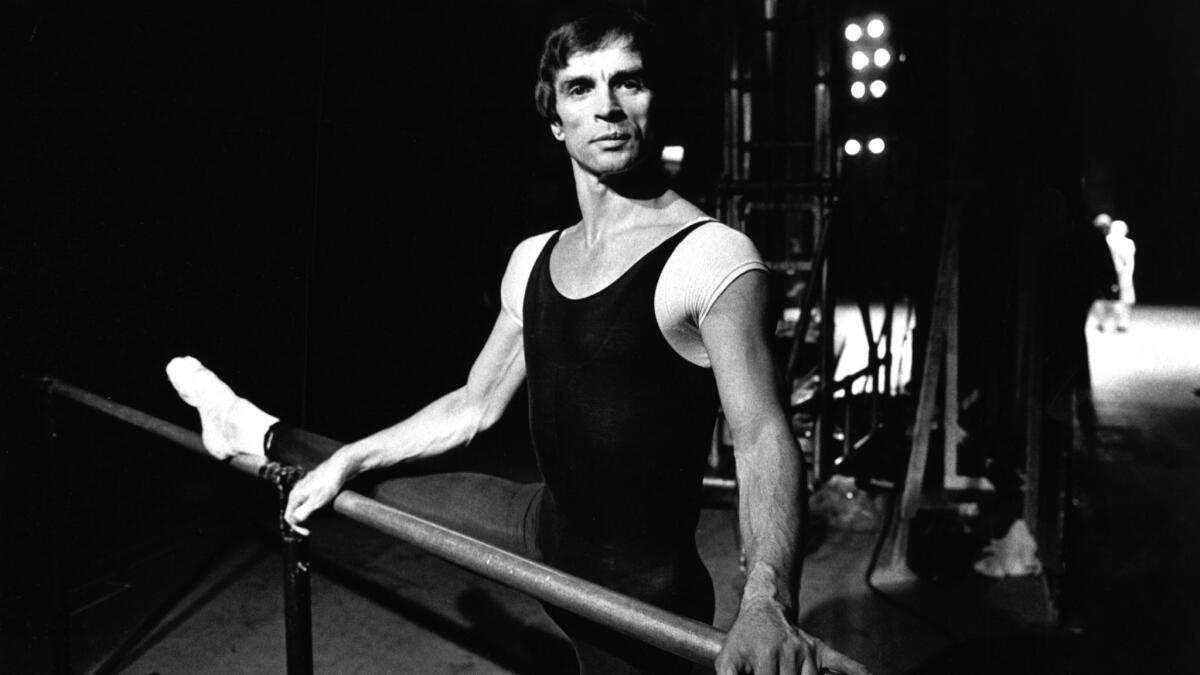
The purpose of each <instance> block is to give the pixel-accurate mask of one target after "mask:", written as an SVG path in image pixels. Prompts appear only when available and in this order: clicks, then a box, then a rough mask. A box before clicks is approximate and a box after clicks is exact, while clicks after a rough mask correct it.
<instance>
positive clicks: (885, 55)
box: [875, 48, 892, 68]
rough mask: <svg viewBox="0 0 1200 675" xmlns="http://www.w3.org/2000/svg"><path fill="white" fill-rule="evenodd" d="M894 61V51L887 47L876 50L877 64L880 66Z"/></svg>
mask: <svg viewBox="0 0 1200 675" xmlns="http://www.w3.org/2000/svg"><path fill="white" fill-rule="evenodd" d="M891 61H892V53H891V52H889V51H888V50H886V49H883V48H880V49H876V50H875V65H877V66H879V67H880V68H882V67H884V66H886V65H887V64H888V63H890V62H891Z"/></svg>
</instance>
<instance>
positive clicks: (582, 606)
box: [44, 378, 725, 665]
mask: <svg viewBox="0 0 1200 675" xmlns="http://www.w3.org/2000/svg"><path fill="white" fill-rule="evenodd" d="M44 382H45V387H46V390H47V391H50V392H53V393H56V394H59V395H61V396H63V397H65V398H68V399H71V400H74V401H76V402H78V403H81V404H83V405H86V406H88V407H91V408H94V409H96V410H99V411H100V412H103V413H105V414H107V415H110V416H112V417H116V418H117V419H120V420H123V421H125V422H127V423H129V424H131V425H133V426H136V427H138V428H141V429H143V430H145V431H148V432H150V433H153V434H156V435H158V436H162V437H163V438H167V439H169V440H172V441H174V442H176V443H178V444H180V445H183V446H184V447H187V448H190V449H192V450H198V451H200V452H204V454H205V455H206V456H209V455H208V453H207V452H206V451H205V450H204V446H203V444H201V442H200V436H199V434H197V433H195V432H193V431H188V430H186V429H183V428H182V427H179V426H177V425H174V424H171V423H170V422H166V421H163V420H160V419H158V418H156V417H152V416H150V415H147V414H145V413H143V412H141V411H138V410H134V409H133V408H129V407H127V406H124V405H121V404H119V403H114V402H112V401H110V400H108V399H105V398H103V397H100V396H97V395H95V394H92V393H90V392H87V391H84V390H82V389H79V388H78V387H74V386H71V385H69V384H65V383H63V382H59V381H58V380H54V379H53V378H45V380H44ZM225 462H226V463H228V464H229V465H230V466H233V467H234V468H236V469H238V470H241V471H245V472H247V473H252V474H255V475H258V476H260V477H264V478H266V476H265V475H264V474H265V473H266V470H267V463H266V461H265V460H264V459H263V458H262V457H258V456H253V455H234V456H233V457H232V458H230V459H228V460H225ZM333 510H334V511H336V512H338V513H340V514H342V515H344V516H346V517H347V518H350V519H351V520H354V521H356V522H359V523H362V524H364V525H369V526H371V527H373V528H375V529H377V530H379V531H381V532H384V533H386V534H389V535H391V536H393V537H395V538H397V539H400V540H402V541H405V542H408V543H410V544H413V545H415V546H418V547H420V548H422V549H425V550H427V551H429V552H431V553H434V554H436V555H438V556H441V557H443V558H445V559H446V560H449V561H450V562H453V563H455V564H457V565H459V566H461V567H464V568H466V569H468V570H471V571H472V572H476V573H478V574H480V575H482V576H485V577H487V578H489V579H492V580H494V581H499V582H501V583H503V584H506V585H508V586H511V587H512V588H515V589H517V590H520V591H523V592H525V593H527V594H529V595H532V596H533V597H535V598H538V599H539V600H544V601H546V602H549V603H551V604H553V605H556V606H558V607H562V608H563V609H566V610H568V611H571V612H574V613H576V614H578V615H580V616H582V617H584V618H587V619H591V620H592V621H596V622H598V623H602V624H604V625H606V626H608V627H610V628H613V629H615V630H617V631H620V632H622V633H624V634H626V635H629V636H630V637H633V638H635V639H637V640H640V641H642V642H645V643H647V644H651V645H654V646H656V647H658V648H660V649H663V650H665V651H668V652H671V653H672V654H675V655H676V656H680V657H683V658H685V659H688V660H689V661H692V662H694V663H699V664H702V665H712V663H713V661H714V660H715V659H716V657H717V654H718V653H719V652H720V651H721V646H722V645H723V644H724V641H725V633H724V632H722V631H720V630H717V629H716V628H713V627H712V626H709V625H707V624H704V623H701V622H699V621H695V620H693V619H689V618H686V617H681V616H678V615H676V614H672V613H671V612H667V611H665V610H662V609H659V608H658V607H654V606H653V605H650V604H647V603H645V602H641V601H640V600H635V599H633V598H630V597H628V596H625V595H621V594H620V593H616V592H614V591H611V590H609V589H607V588H604V587H603V586H599V585H597V584H594V583H591V582H589V581H585V580H583V579H580V578H578V577H575V576H571V575H569V574H566V573H564V572H560V571H558V570H556V569H554V568H551V567H548V566H546V565H542V564H540V563H536V562H533V561H532V560H528V559H525V558H522V557H520V556H517V555H514V554H512V553H509V552H507V551H505V550H503V549H499V548H496V547H495V546H491V545H489V544H485V543H483V542H481V541H478V540H476V539H473V538H471V537H468V536H466V535H463V534H460V533H458V532H455V531H453V530H450V529H447V528H444V527H441V526H440V525H437V524H434V523H431V522H429V521H427V520H423V519H421V518H418V517H416V516H413V515H410V514H407V513H404V512H403V511H400V510H398V509H395V508H392V507H390V506H386V505H384V504H381V503H379V502H377V501H375V500H372V499H368V498H367V497H364V496H363V495H360V494H358V493H356V492H352V491H349V490H346V491H343V492H342V493H341V494H339V495H338V497H337V498H336V499H335V500H334V502H333Z"/></svg>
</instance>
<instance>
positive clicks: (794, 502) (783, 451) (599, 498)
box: [168, 12, 866, 675]
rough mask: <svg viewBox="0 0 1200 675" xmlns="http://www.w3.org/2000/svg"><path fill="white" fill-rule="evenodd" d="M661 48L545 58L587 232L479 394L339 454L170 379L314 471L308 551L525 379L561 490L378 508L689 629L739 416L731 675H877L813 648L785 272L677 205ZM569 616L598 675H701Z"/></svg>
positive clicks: (458, 491)
mask: <svg viewBox="0 0 1200 675" xmlns="http://www.w3.org/2000/svg"><path fill="white" fill-rule="evenodd" d="M658 56H659V54H658V51H657V45H656V42H655V40H654V34H653V32H652V30H651V29H650V26H649V25H648V24H647V23H646V22H645V21H644V20H643V19H641V18H640V17H638V16H637V15H634V14H631V13H625V12H600V13H595V14H590V15H587V16H584V17H582V18H579V19H576V20H574V21H571V22H568V23H566V24H564V25H562V26H560V27H559V28H557V29H556V30H554V31H553V32H551V34H550V35H549V36H548V37H547V39H546V43H545V47H544V50H543V54H542V58H541V63H540V68H539V81H538V84H537V89H536V99H537V104H538V108H539V111H540V112H541V113H542V114H543V116H544V117H545V119H546V121H547V122H548V123H549V126H550V132H551V133H552V134H553V136H554V138H556V139H557V140H558V141H560V142H562V143H563V146H564V147H565V149H566V151H567V154H568V156H569V157H570V160H571V167H572V171H573V174H574V178H575V188H576V195H577V197H578V200H579V207H580V211H581V213H582V219H581V220H580V221H579V222H578V223H576V224H575V225H573V226H571V227H568V228H566V229H564V230H561V231H557V232H547V233H544V234H541V235H538V236H535V237H532V238H530V239H527V240H525V241H524V242H522V243H521V244H519V245H518V246H517V248H516V250H515V251H514V252H513V255H512V257H511V259H510V261H509V264H508V268H507V270H506V272H505V274H504V278H503V280H502V282H501V295H502V304H503V309H502V311H501V312H500V315H499V316H498V317H497V319H496V323H495V325H494V327H493V328H492V332H491V334H490V335H489V337H488V339H487V341H486V343H485V344H484V346H483V349H482V351H481V352H480V354H479V356H478V357H477V359H476V360H475V363H474V365H473V366H472V368H471V371H470V374H469V376H468V378H467V382H466V384H465V385H464V386H463V387H462V388H460V389H458V390H455V391H453V392H451V393H449V394H446V395H445V396H443V397H441V398H439V399H438V400H436V401H434V402H433V403H431V404H429V405H428V406H426V407H425V408H423V409H422V410H420V411H418V412H417V413H416V414H414V415H412V416H411V417H409V418H407V419H405V420H404V421H402V422H400V423H399V424H396V425H395V426H392V427H390V428H387V429H384V430H382V431H380V432H378V433H375V434H373V435H371V436H368V437H366V438H364V439H362V440H359V441H356V442H354V443H350V444H348V445H341V444H339V443H336V442H334V441H330V440H328V439H322V438H320V437H317V436H315V435H313V434H309V433H308V432H304V431H301V430H298V429H294V428H292V427H288V426H286V425H284V424H282V423H279V422H278V421H277V420H276V419H275V418H274V417H272V416H270V415H267V414H266V413H264V412H262V411H261V410H259V409H258V408H257V407H256V406H254V405H253V404H251V403H249V402H248V401H246V400H245V399H241V398H239V397H237V396H236V395H235V394H234V393H233V392H232V390H230V389H229V388H228V387H227V386H225V385H224V383H222V382H221V381H220V380H219V379H217V377H216V376H215V375H214V374H213V373H212V372H211V371H209V370H208V369H206V368H204V367H203V366H202V365H201V364H200V363H199V362H198V361H196V360H195V359H191V358H182V359H176V360H174V361H172V363H171V364H170V365H169V366H168V374H169V376H170V378H171V381H172V383H173V384H174V385H175V387H176V388H177V390H178V391H179V392H180V395H181V396H182V397H183V398H184V400H186V401H187V402H189V403H191V404H192V405H195V406H196V407H197V408H199V410H200V414H201V420H202V424H203V428H204V434H203V436H204V442H205V445H206V447H208V448H209V450H210V451H212V452H213V453H214V454H217V455H224V454H229V453H233V452H260V453H261V452H263V451H264V447H265V448H266V452H267V453H268V455H269V456H271V455H272V454H274V455H275V456H278V457H280V458H282V459H285V460H288V461H292V462H294V463H298V464H301V465H304V466H309V467H312V468H311V471H310V472H309V473H308V474H307V475H306V476H305V477H304V478H303V479H302V480H300V481H299V482H298V483H297V484H296V486H295V487H294V489H293V490H292V494H291V499H290V502H289V504H288V506H287V509H286V518H287V520H288V522H289V523H291V524H292V525H293V526H294V527H296V528H297V529H298V530H300V531H303V532H306V530H304V529H303V526H302V523H303V522H304V521H305V520H306V519H307V518H308V517H309V516H310V515H311V514H312V513H313V512H314V511H316V510H317V509H320V508H321V507H323V506H325V505H327V504H329V503H330V502H331V501H332V500H333V498H334V497H335V496H336V495H337V493H338V492H339V491H340V490H341V489H342V487H343V486H344V485H345V484H346V482H347V481H349V480H350V479H351V478H353V477H355V476H357V475H359V474H361V473H363V472H365V471H369V470H371V469H375V468H380V467H385V466H390V465H394V464H397V463H400V462H409V461H413V460H416V459H419V458H422V457H428V456H431V455H436V454H439V453H442V452H445V451H447V450H450V449H452V448H455V447H459V446H462V445H464V444H466V443H467V442H469V441H470V440H471V438H472V437H473V436H474V435H475V434H477V433H479V432H480V431H483V430H485V429H487V428H489V427H490V426H491V425H492V424H494V423H495V422H496V421H497V420H498V419H499V417H500V415H501V414H502V413H503V411H504V410H505V408H507V406H508V403H509V402H510V401H511V399H512V397H513V396H514V394H515V393H516V391H517V390H518V388H519V386H520V385H521V383H522V382H525V383H527V385H528V391H529V410H530V430H531V433H532V436H533V442H534V447H535V451H536V454H537V460H538V465H539V468H540V469H541V472H542V475H543V477H544V480H545V482H544V484H536V485H516V484H513V483H510V482H507V481H503V480H501V479H497V478H492V477H486V476H479V475H470V474H466V475H464V474H456V475H447V476H438V477H422V478H402V479H395V480H393V481H385V483H384V484H382V485H380V486H379V487H378V488H377V489H376V491H375V493H374V496H375V497H376V498H377V499H381V500H382V501H385V502H387V503H391V504H393V505H396V506H398V507H399V508H403V509H405V510H408V511H410V512H414V513H416V514H417V515H422V516H425V517H429V518H431V519H433V520H435V521H438V522H441V523H442V524H445V525H447V526H450V527H453V528H454V529H458V530H460V531H464V532H466V533H467V534H472V535H475V536H479V537H480V538H483V539H485V540H488V541H491V542H492V543H495V544H496V545H499V546H503V547H505V548H508V549H510V550H514V551H517V552H519V553H522V554H524V555H527V556H530V557H533V558H536V559H541V560H544V561H546V562H547V563H549V564H551V565H553V566H555V567H558V568H560V569H563V570H565V571H567V572H570V573H572V574H575V575H578V576H580V577H583V578H585V579H589V580H592V581H595V582H597V583H600V584H603V585H605V586H607V587H610V588H613V589H614V590H617V591H619V592H622V593H625V594H628V595H631V596H633V597H636V598H639V599H642V600H645V601H647V602H650V603H652V604H655V605H657V606H660V607H663V608H665V609H668V610H670V611H673V612H676V613H679V614H682V615H685V616H690V617H693V618H696V619H699V620H701V621H705V622H711V620H712V611H713V590H712V582H711V579H710V578H709V576H708V572H707V570H706V569H705V567H704V565H703V564H702V563H701V561H700V558H699V555H698V553H697V551H696V545H695V527H696V523H697V519H698V516H699V510H700V487H701V478H702V475H703V471H704V464H705V457H706V450H707V446H708V441H709V438H710V435H711V431H712V428H713V423H714V420H715V412H716V409H717V406H718V403H719V404H720V406H721V407H722V408H723V409H724V412H725V415H726V418H727V419H728V421H729V424H730V427H731V429H732V434H733V439H734V447H735V452H736V457H737V473H738V482H739V489H740V492H739V494H740V496H739V508H740V516H741V523H742V530H743V537H744V543H745V549H746V557H747V570H748V572H747V579H746V583H745V589H744V592H743V597H742V601H741V605H740V607H739V612H738V616H737V619H736V621H735V622H734V624H733V626H732V628H731V630H730V632H729V635H728V638H727V641H726V643H725V647H724V649H723V651H722V652H721V654H720V656H719V657H718V658H717V661H716V664H715V667H716V669H717V671H718V672H719V673H721V674H722V675H728V674H732V673H737V672H753V673H760V674H761V673H772V674H773V673H796V672H799V673H816V672H818V669H821V670H824V671H825V672H844V673H865V672H866V670H865V669H863V668H862V666H860V665H858V664H856V663H854V662H853V661H851V660H849V659H847V658H846V657H844V656H842V655H840V654H838V653H837V652H835V651H834V650H832V649H830V648H829V647H828V646H826V645H825V644H824V643H823V642H821V641H820V640H817V639H815V638H813V637H811V636H809V635H806V634H805V633H803V632H802V631H800V630H799V629H798V628H796V627H795V625H794V621H795V618H796V614H797V608H796V601H797V593H798V585H799V576H800V563H801V559H800V555H799V552H800V547H799V537H800V532H801V529H802V525H803V523H802V518H803V514H804V505H805V485H804V481H803V479H802V475H803V467H802V461H803V460H802V455H801V453H800V450H799V448H798V447H797V446H796V442H795V439H794V437H793V436H792V433H791V431H790V429H789V426H788V423H787V421H786V419H785V415H784V412H783V410H782V407H781V404H780V400H779V397H778V395H777V391H776V387H775V368H774V365H773V363H772V355H771V351H770V348H769V345H768V341H767V337H766V333H765V328H764V327H765V316H764V312H765V310H764V307H765V297H766V282H767V279H766V275H765V274H764V273H763V271H764V270H765V267H764V266H763V264H762V262H761V260H760V258H759V255H758V253H757V251H756V250H755V249H754V247H753V245H752V244H751V243H750V242H749V240H748V239H747V238H746V237H745V236H744V235H742V234H740V233H738V232H736V231H733V230H731V229H730V228H728V227H726V226H724V225H721V224H719V223H716V222H713V221H712V220H711V219H710V218H708V217H707V216H705V215H704V213H703V212H701V211H700V209H698V208H697V207H696V206H694V205H692V204H691V203H689V202H688V201H687V200H685V199H683V198H682V197H680V196H679V195H678V194H676V193H675V192H674V191H672V190H670V189H669V188H668V187H667V185H666V183H665V180H664V177H663V175H662V172H661V170H660V167H659V165H658V162H657V160H658V157H659V154H660V152H661V146H660V145H659V144H658V142H657V137H656V133H655V132H656V126H655V114H654V110H655V93H656V91H657V90H658V87H657V81H656V80H655V76H656V75H659V74H660V71H659V70H658V68H659V67H660V63H659V61H658V60H657V59H658ZM547 611H548V612H549V613H550V615H551V616H552V617H553V618H554V619H555V621H556V622H557V623H558V624H559V625H560V626H561V627H562V628H563V630H564V632H565V633H566V634H567V635H568V636H569V637H570V638H571V640H572V642H573V644H574V646H575V650H576V653H577V655H578V657H579V662H580V668H581V671H582V672H588V673H671V672H689V670H690V666H689V665H688V664H686V663H683V662H682V661H680V660H678V659H675V658H674V657H671V656H669V655H665V654H663V653H662V652H659V651H657V650H655V649H653V648H650V647H647V646H646V645H642V644H640V643H638V642H636V641H634V640H630V639H629V638H625V637H623V636H620V635H617V634H615V633H614V632H612V631H610V630H608V629H605V628H603V627H600V626H597V625H594V624H591V623H589V622H586V621H584V620H582V619H580V618H578V617H575V616H573V615H571V614H570V613H567V612H564V611H561V610H557V609H555V608H553V607H547Z"/></svg>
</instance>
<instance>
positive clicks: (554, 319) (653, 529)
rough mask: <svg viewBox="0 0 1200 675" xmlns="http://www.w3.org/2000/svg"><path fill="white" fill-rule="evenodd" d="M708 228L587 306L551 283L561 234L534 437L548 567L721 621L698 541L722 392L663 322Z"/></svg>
mask: <svg viewBox="0 0 1200 675" xmlns="http://www.w3.org/2000/svg"><path fill="white" fill-rule="evenodd" d="M698 225H699V224H696V225H693V226H690V227H687V228H684V229H683V230H682V231H680V232H678V233H676V234H675V235H673V236H672V237H670V238H669V239H668V240H667V241H665V242H663V243H662V244H660V245H659V246H658V247H656V248H655V249H653V250H652V251H651V252H650V253H648V254H646V255H645V256H644V257H643V258H641V259H640V260H639V261H638V262H637V263H635V264H634V265H633V267H631V268H630V269H629V270H628V271H626V272H625V274H623V275H622V276H621V277H620V278H619V279H617V281H615V282H613V283H612V284H611V285H609V286H608V287H606V288H605V289H603V290H601V291H599V292H598V293H595V294H593V295H591V296H588V297H586V298H582V299H569V298H566V297H564V296H563V295H562V294H561V293H559V292H558V290H557V289H556V288H555V287H554V284H553V282H552V281H551V279H550V266H549V261H550V253H551V251H553V250H554V246H555V244H556V243H557V242H558V237H559V234H555V235H553V236H551V238H550V239H549V241H548V242H547V243H546V246H545V248H544V249H543V250H542V253H541V255H540V256H539V258H538V260H537V262H536V264H535V265H534V267H533V270H532V272H531V274H530V278H529V283H528V285H527V287H526V294H525V304H524V318H525V327H524V334H525V360H526V366H527V372H528V375H527V379H528V384H529V419H530V428H531V432H532V436H533V443H534V448H535V450H536V452H537V458H538V464H539V466H540V468H541V470H542V474H543V476H544V478H545V481H546V486H547V491H548V493H549V497H550V498H551V499H552V500H553V503H554V505H555V508H554V516H553V517H554V522H553V524H552V525H550V526H548V527H543V531H542V533H541V538H542V542H541V544H542V548H543V550H544V552H545V553H546V557H547V559H548V561H549V562H550V563H551V564H553V565H555V566H556V567H559V568H561V569H563V570H565V571H568V572H571V573H573V574H577V575H579V576H581V577H583V578H586V579H590V580H592V581H595V582H597V583H600V584H603V585H605V586H607V587H609V588H612V589H614V590H616V591H619V592H621V593H625V594H628V595H631V596H633V597H637V598H640V599H642V600H646V601H648V602H651V603H653V604H655V605H658V606H660V607H663V608H664V609H668V610H671V611H674V612H677V613H681V614H684V615H687V616H691V617H693V618H696V619H699V620H701V621H705V622H711V620H712V610H713V596H712V583H711V580H710V579H709V576H708V572H707V570H706V569H705V568H704V565H703V564H702V563H701V561H700V558H699V555H698V553H697V551H696V544H695V531H696V522H697V519H698V517H699V511H700V488H701V480H702V477H703V472H704V464H705V457H706V456H707V448H708V444H709V442H710V440H711V434H712V429H713V423H714V419H715V414H716V409H717V394H716V385H715V383H714V380H713V376H712V372H711V371H710V370H709V369H706V368H702V367H699V366H696V365H693V364H692V363H689V362H688V361H686V360H685V359H683V358H682V357H681V356H679V355H678V354H677V353H676V352H675V351H674V350H673V349H672V348H671V347H670V345H669V344H668V343H667V341H666V339H665V338H664V337H663V335H662V332H661V330H660V328H659V326H658V323H657V321H656V319H655V315H654V292H655V287H656V285H657V282H658V278H659V275H660V273H661V272H662V269H663V265H665V264H666V261H667V259H668V257H670V255H671V252H672V251H673V250H674V249H675V247H676V245H678V243H679V242H680V241H681V240H682V239H683V238H684V237H685V236H687V234H688V233H690V232H691V231H692V230H694V229H695V228H696V227H697V226H698ZM557 618H559V617H558V616H556V619H557ZM568 632H569V631H568Z"/></svg>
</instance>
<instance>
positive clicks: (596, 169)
mask: <svg viewBox="0 0 1200 675" xmlns="http://www.w3.org/2000/svg"><path fill="white" fill-rule="evenodd" d="M554 88H555V106H554V108H555V112H556V113H557V114H558V119H557V120H556V121H554V122H552V123H551V124H550V132H551V133H552V134H554V137H555V138H556V139H558V140H560V141H562V142H563V144H564V145H565V146H566V149H567V154H568V155H570V156H571V161H572V162H574V163H575V164H576V166H578V167H579V168H581V169H583V170H584V171H586V172H588V173H591V174H593V175H596V176H600V177H603V176H607V175H612V174H619V173H622V172H624V171H628V170H629V169H631V168H632V167H634V166H636V165H637V164H638V162H640V161H641V160H643V159H645V156H646V155H647V154H649V153H650V152H651V144H652V143H651V142H652V137H651V126H650V104H651V102H652V101H653V99H654V95H653V92H652V91H651V90H650V87H649V86H648V85H647V83H646V74H645V72H644V70H643V67H642V57H641V55H640V54H639V53H638V52H636V51H634V50H633V49H632V48H631V47H630V43H629V40H628V39H620V40H617V41H615V42H613V43H612V44H611V45H609V46H606V47H603V48H601V49H599V50H596V51H594V52H579V53H576V54H573V55H571V57H570V58H569V59H567V65H566V67H565V68H563V69H562V70H560V71H559V72H558V75H557V76H556V77H555V81H554Z"/></svg>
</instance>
